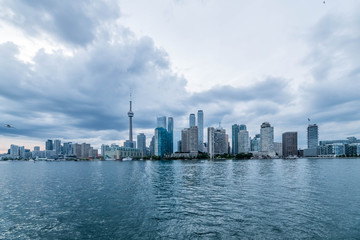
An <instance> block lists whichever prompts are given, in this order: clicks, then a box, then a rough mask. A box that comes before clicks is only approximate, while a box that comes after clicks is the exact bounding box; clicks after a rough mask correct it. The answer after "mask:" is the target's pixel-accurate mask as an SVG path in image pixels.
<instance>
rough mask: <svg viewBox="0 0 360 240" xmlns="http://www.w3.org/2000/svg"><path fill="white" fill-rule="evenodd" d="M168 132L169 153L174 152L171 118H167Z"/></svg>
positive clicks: (172, 120)
mask: <svg viewBox="0 0 360 240" xmlns="http://www.w3.org/2000/svg"><path fill="white" fill-rule="evenodd" d="M168 132H169V134H170V136H169V140H170V143H169V145H170V152H171V153H173V152H174V119H173V118H172V117H168Z"/></svg>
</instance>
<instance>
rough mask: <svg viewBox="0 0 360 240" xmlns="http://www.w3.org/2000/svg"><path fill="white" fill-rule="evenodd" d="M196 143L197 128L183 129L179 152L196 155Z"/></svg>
mask: <svg viewBox="0 0 360 240" xmlns="http://www.w3.org/2000/svg"><path fill="white" fill-rule="evenodd" d="M198 142H199V141H198V127H197V126H192V127H190V128H185V129H183V130H182V131H181V152H189V153H193V154H197V152H198Z"/></svg>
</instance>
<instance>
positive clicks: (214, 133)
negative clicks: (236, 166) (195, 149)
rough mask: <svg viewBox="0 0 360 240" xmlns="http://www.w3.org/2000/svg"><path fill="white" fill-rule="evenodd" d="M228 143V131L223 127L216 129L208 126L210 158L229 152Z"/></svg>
mask: <svg viewBox="0 0 360 240" xmlns="http://www.w3.org/2000/svg"><path fill="white" fill-rule="evenodd" d="M227 146H228V143H227V140H226V131H225V129H222V128H217V129H214V128H213V127H209V128H208V153H209V155H210V158H213V157H214V156H215V155H218V154H224V153H227V152H228V149H227Z"/></svg>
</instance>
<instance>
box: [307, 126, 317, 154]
mask: <svg viewBox="0 0 360 240" xmlns="http://www.w3.org/2000/svg"><path fill="white" fill-rule="evenodd" d="M318 130H319V129H318V126H317V125H316V124H309V126H308V128H307V142H308V148H317V146H318V143H319V132H318Z"/></svg>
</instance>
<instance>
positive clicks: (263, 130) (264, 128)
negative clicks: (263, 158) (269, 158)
mask: <svg viewBox="0 0 360 240" xmlns="http://www.w3.org/2000/svg"><path fill="white" fill-rule="evenodd" d="M260 151H261V152H264V153H266V154H268V155H274V154H275V152H274V127H272V126H271V125H270V123H268V122H264V123H263V124H261V127H260Z"/></svg>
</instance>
